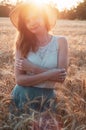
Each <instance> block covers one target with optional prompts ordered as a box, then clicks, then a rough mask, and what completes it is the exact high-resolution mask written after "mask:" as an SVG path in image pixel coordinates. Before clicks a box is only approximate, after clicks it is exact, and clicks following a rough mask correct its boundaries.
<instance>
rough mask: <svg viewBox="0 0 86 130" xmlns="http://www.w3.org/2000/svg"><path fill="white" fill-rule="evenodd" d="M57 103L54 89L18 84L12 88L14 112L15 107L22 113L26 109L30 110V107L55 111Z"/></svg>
mask: <svg viewBox="0 0 86 130" xmlns="http://www.w3.org/2000/svg"><path fill="white" fill-rule="evenodd" d="M56 104H57V102H56V95H55V92H54V89H48V88H37V87H33V86H30V87H25V86H19V85H16V86H15V87H14V89H13V90H12V101H11V105H10V111H11V112H12V113H14V108H15V107H16V108H18V110H19V111H20V113H21V112H24V111H27V112H29V111H30V109H34V110H36V111H40V112H43V111H45V110H46V109H52V110H54V111H55V106H56ZM14 105H15V107H14Z"/></svg>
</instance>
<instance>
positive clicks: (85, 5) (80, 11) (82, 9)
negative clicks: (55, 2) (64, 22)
mask: <svg viewBox="0 0 86 130" xmlns="http://www.w3.org/2000/svg"><path fill="white" fill-rule="evenodd" d="M59 18H60V19H72V20H73V19H80V20H84V19H86V0H83V2H80V3H78V5H77V7H73V8H71V9H70V10H67V9H65V10H63V11H61V12H60V13H59Z"/></svg>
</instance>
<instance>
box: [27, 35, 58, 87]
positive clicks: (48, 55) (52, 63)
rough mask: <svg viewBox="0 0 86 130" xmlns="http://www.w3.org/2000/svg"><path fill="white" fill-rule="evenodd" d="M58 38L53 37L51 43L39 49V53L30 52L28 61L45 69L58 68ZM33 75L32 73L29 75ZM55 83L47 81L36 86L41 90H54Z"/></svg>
mask: <svg viewBox="0 0 86 130" xmlns="http://www.w3.org/2000/svg"><path fill="white" fill-rule="evenodd" d="M57 39H58V37H57V36H53V37H52V39H51V41H50V42H49V43H48V44H47V45H45V46H43V47H39V49H38V51H37V52H29V54H28V56H27V59H28V60H29V61H31V62H32V63H34V64H36V65H38V66H41V67H43V68H50V69H52V68H57V58H58V42H57ZM28 74H29V75H32V73H28ZM55 83H56V82H54V81H45V82H43V83H39V84H36V85H34V86H35V87H39V88H54V87H55Z"/></svg>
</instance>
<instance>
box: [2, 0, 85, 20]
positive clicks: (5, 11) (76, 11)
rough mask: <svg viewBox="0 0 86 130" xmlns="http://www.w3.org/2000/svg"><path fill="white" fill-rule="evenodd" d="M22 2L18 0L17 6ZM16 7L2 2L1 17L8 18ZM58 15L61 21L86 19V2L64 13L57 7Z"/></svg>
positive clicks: (65, 10)
mask: <svg viewBox="0 0 86 130" xmlns="http://www.w3.org/2000/svg"><path fill="white" fill-rule="evenodd" d="M21 2H22V0H17V1H16V3H15V5H16V4H19V3H21ZM15 5H12V4H11V3H10V0H1V1H0V17H8V16H9V13H10V11H11V10H12V9H13V8H14V6H15ZM55 9H56V10H57V15H58V18H59V19H71V20H74V19H80V20H84V19H86V0H83V2H80V3H78V5H77V7H72V8H71V9H70V10H68V9H64V10H63V11H59V10H58V9H57V8H56V7H55Z"/></svg>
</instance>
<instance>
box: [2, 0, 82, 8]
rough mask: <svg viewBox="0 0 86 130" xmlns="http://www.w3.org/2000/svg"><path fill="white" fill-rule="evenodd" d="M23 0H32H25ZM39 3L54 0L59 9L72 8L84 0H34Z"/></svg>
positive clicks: (12, 0) (13, 0) (14, 0)
mask: <svg viewBox="0 0 86 130" xmlns="http://www.w3.org/2000/svg"><path fill="white" fill-rule="evenodd" d="M0 1H2V0H0ZM10 1H11V2H12V3H13V2H16V1H17V0H10ZM23 1H32V0H23ZM34 1H36V2H38V3H40V2H48V1H53V2H55V3H56V5H57V7H58V9H59V10H62V9H64V8H67V9H69V8H71V7H73V6H76V5H77V3H78V2H80V1H81V2H82V1H83V0H34Z"/></svg>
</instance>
